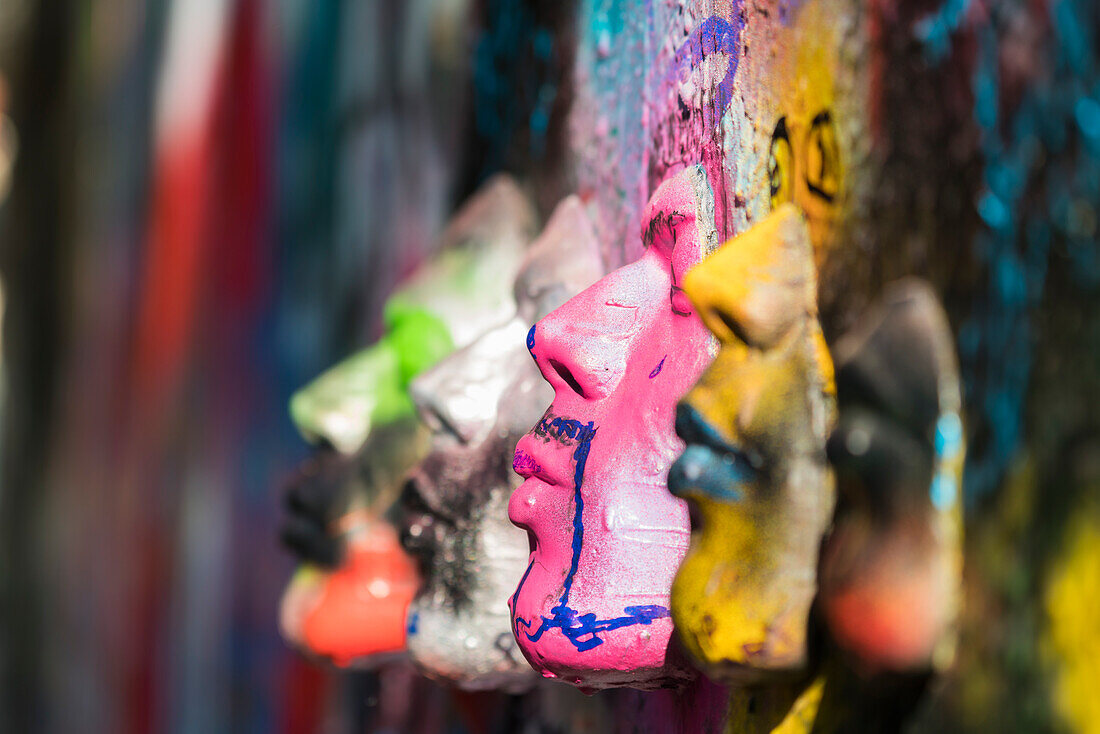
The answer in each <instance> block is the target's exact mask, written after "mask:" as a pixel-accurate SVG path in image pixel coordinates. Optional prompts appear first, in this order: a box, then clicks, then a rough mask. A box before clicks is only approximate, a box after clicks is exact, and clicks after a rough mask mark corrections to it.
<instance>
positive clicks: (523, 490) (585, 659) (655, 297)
mask: <svg viewBox="0 0 1100 734" xmlns="http://www.w3.org/2000/svg"><path fill="white" fill-rule="evenodd" d="M712 211H713V203H712V199H711V196H710V189H709V186H708V184H707V183H706V180H705V175H704V172H703V169H702V168H701V167H692V168H689V169H687V170H686V171H684V172H683V173H681V174H680V175H678V176H676V177H674V178H671V179H669V180H668V181H667V182H665V184H663V185H662V186H661V187H660V188H659V189H658V190H657V192H656V193H655V194H654V196H653V199H652V201H651V202H650V205H649V206H648V207H647V212H646V213H647V221H646V226H645V227H644V228H643V229H642V232H641V236H642V240H643V241H644V242H645V245H646V248H647V249H646V251H645V254H644V255H643V256H642V257H641V258H640V259H639V260H638V261H637V262H635V263H633V264H631V265H628V266H625V267H623V268H620V269H619V270H617V271H615V272H613V273H611V274H610V275H608V276H606V277H605V278H603V279H602V280H600V281H599V282H598V283H596V284H595V285H593V286H592V287H591V288H589V289H587V290H586V291H584V292H583V293H581V294H580V295H578V296H576V297H574V298H572V299H570V300H569V301H568V302H567V303H566V304H565V305H563V306H562V307H561V308H559V309H557V310H555V311H554V312H553V313H551V314H550V315H548V316H547V317H545V318H543V319H541V320H540V321H539V322H538V323H537V324H536V327H535V329H534V331H533V332H532V338H531V339H530V340H529V344H530V351H531V354H532V356H533V358H534V360H535V363H536V364H537V365H538V367H539V370H540V371H541V372H542V374H543V376H544V378H545V379H546V380H547V382H549V383H550V385H551V387H553V389H554V401H553V403H552V404H551V406H550V407H549V409H547V411H546V413H545V415H544V416H543V418H542V419H541V420H539V421H538V423H537V424H536V425H535V427H534V428H533V429H532V430H531V432H530V433H528V435H527V436H525V437H524V438H523V439H522V440H521V441H520V442H519V444H518V446H517V448H516V456H515V466H516V469H517V471H518V472H519V473H520V474H521V476H523V477H524V479H525V481H524V483H523V484H522V485H521V486H520V487H519V489H517V490H516V491H515V493H513V495H512V498H511V501H510V503H509V507H508V510H509V516H510V517H511V519H512V521H513V522H515V523H516V524H517V525H519V526H520V527H521V528H524V529H526V530H527V531H528V532H529V533H530V536H531V540H532V552H531V557H530V565H529V566H528V569H527V571H526V573H525V574H524V576H523V578H522V580H521V581H520V583H519V586H518V587H517V589H516V591H515V594H514V595H513V597H512V599H511V602H510V603H511V610H512V619H513V626H514V631H515V635H516V639H517V640H518V642H519V645H520V649H521V650H522V651H523V653H524V655H525V656H526V657H527V659H528V660H529V661H530V662H531V664H532V665H533V666H534V667H535V669H536V670H537V671H538V672H540V673H542V674H543V675H546V676H554V677H559V678H562V679H564V680H566V681H569V682H571V683H573V684H575V685H578V686H580V687H582V688H586V689H594V688H602V687H608V686H616V685H632V686H638V687H655V686H660V685H667V684H669V683H670V682H675V681H678V680H685V679H687V678H690V677H692V675H693V673H692V672H691V671H690V669H688V668H687V667H686V666H685V665H684V664H683V663H682V662H678V661H676V660H675V659H674V656H672V655H670V654H669V638H670V635H671V632H672V621H671V619H670V618H669V611H668V605H669V600H668V595H669V587H670V585H671V582H672V576H673V574H674V573H675V570H676V567H677V566H678V565H679V562H680V560H681V559H682V558H683V554H684V552H685V550H686V548H687V542H688V535H689V524H688V518H687V511H686V507H685V506H684V503H683V502H682V501H680V500H677V499H675V498H673V497H672V496H671V495H670V494H669V493H668V490H667V487H666V485H665V479H666V473H667V470H668V467H669V465H670V464H671V463H672V459H673V458H674V456H675V454H676V452H677V451H678V449H679V441H678V439H676V436H675V434H674V432H673V415H674V408H675V403H676V400H677V398H678V397H679V396H680V395H681V394H682V393H683V392H684V391H685V390H686V389H687V387H688V386H689V385H690V384H691V383H692V382H693V381H694V380H695V379H696V378H697V377H698V375H699V374H700V373H701V371H702V370H703V368H704V367H705V365H706V363H707V362H708V361H709V359H710V356H711V346H712V339H711V337H710V336H709V335H708V334H707V332H706V329H705V327H704V326H703V324H702V322H701V321H700V320H699V319H698V317H697V316H696V315H695V313H694V312H693V310H692V308H691V304H690V303H689V302H688V301H687V298H686V297H685V296H684V294H683V292H682V289H681V282H682V279H683V276H684V273H686V272H687V270H688V269H689V268H690V267H692V266H693V265H695V264H696V263H697V262H699V260H700V259H702V257H703V256H704V255H706V254H707V253H708V252H711V251H713V250H714V248H715V247H716V246H717V233H716V232H715V231H714V229H713V220H712ZM659 366H660V369H658V367H659ZM650 375H653V377H650Z"/></svg>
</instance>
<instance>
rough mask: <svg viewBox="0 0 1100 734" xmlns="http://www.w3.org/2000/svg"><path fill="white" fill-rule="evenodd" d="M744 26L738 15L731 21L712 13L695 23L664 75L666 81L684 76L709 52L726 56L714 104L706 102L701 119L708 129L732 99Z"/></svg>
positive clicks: (673, 81) (695, 67)
mask: <svg viewBox="0 0 1100 734" xmlns="http://www.w3.org/2000/svg"><path fill="white" fill-rule="evenodd" d="M743 26H744V21H743V20H742V19H741V16H740V15H738V16H737V17H736V18H735V19H734V20H733V21H728V20H726V19H725V18H721V17H719V16H717V15H712V16H711V17H709V18H707V19H706V20H704V21H703V22H702V23H700V24H699V25H698V26H696V28H695V30H693V31H692V32H691V35H690V36H688V37H687V40H686V41H684V44H683V45H682V46H680V48H679V49H678V50H677V51H676V55H675V56H674V57H673V59H672V69H671V70H670V72H669V75H668V77H667V82H668V83H672V84H675V83H676V82H679V81H681V80H683V79H684V77H685V75H686V74H690V73H691V71H692V70H693V69H697V68H698V67H699V65H700V64H702V63H703V60H704V59H706V58H707V57H708V56H713V55H715V54H725V55H726V58H727V59H728V60H729V61H728V66H727V67H726V75H725V76H724V77H722V81H720V82H718V84H717V86H715V88H714V93H713V94H714V96H713V97H712V99H713V105H706V107H705V109H704V110H703V123H704V125H705V126H706V128H707V129H710V128H712V127H714V126H715V125H717V124H718V121H719V120H720V119H722V114H723V113H724V112H725V111H726V108H727V107H729V104H730V102H731V101H732V100H733V81H734V77H735V76H736V75H737V63H738V61H739V60H740V57H741V49H740V42H741V29H742V27H743Z"/></svg>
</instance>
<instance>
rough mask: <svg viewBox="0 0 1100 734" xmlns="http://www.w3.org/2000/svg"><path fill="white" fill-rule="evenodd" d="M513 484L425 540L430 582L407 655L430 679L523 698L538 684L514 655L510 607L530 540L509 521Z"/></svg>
mask: <svg viewBox="0 0 1100 734" xmlns="http://www.w3.org/2000/svg"><path fill="white" fill-rule="evenodd" d="M479 476H480V477H482V478H484V477H485V475H484V474H480V475H479ZM508 480H509V477H508V476H501V477H499V478H497V480H496V481H497V482H498V486H496V487H494V488H493V489H492V490H490V491H489V492H488V500H486V501H485V502H483V503H481V504H480V506H475V507H473V508H472V509H471V511H470V512H469V514H468V516H465V517H462V518H459V519H458V520H457V521H456V522H454V523H453V524H452V523H446V522H444V521H443V520H442V519H441V518H439V517H438V516H436V517H435V518H434V519H433V520H432V521H431V522H430V523H429V525H432V526H433V532H432V533H431V535H430V537H429V536H426V534H422V535H421V536H420V540H421V541H422V542H423V541H425V540H426V541H427V543H428V544H429V545H430V546H431V547H430V548H426V549H424V550H425V552H424V553H423V555H422V558H423V559H424V560H425V561H426V563H427V565H426V566H425V567H424V568H423V570H424V574H425V579H426V581H425V583H424V586H423V587H422V588H421V591H420V593H419V594H418V595H417V597H416V599H415V600H414V601H413V603H412V604H411V605H410V608H409V616H408V624H407V629H408V642H407V644H408V649H409V654H410V655H411V657H412V659H413V661H414V662H415V663H416V664H417V666H418V667H419V668H420V669H421V670H423V671H424V672H425V673H426V674H427V675H429V676H431V677H433V678H438V679H443V680H446V681H448V682H450V683H452V684H454V685H456V686H458V687H459V688H462V689H464V690H504V691H506V692H510V693H519V692H522V691H524V690H527V689H528V688H530V687H531V685H533V684H534V682H535V680H536V679H537V676H536V675H535V672H534V671H533V670H531V668H530V666H529V665H528V664H527V662H526V661H525V660H524V659H523V656H522V655H521V654H520V652H519V650H518V649H517V648H516V643H515V638H514V637H513V635H512V630H511V622H510V618H509V614H508V607H507V605H506V603H505V600H506V599H507V597H508V595H509V594H510V593H511V592H512V590H513V589H514V588H515V585H516V581H517V579H518V578H519V577H520V575H522V573H523V569H524V567H525V563H526V560H527V539H526V538H525V537H524V533H523V531H521V530H519V529H518V528H516V527H514V526H513V525H511V524H510V523H509V522H508V520H507V517H506V506H507V502H508V497H509V495H510V494H511V491H512V486H511V484H510V483H509V481H508ZM464 494H477V495H484V494H485V490H484V488H478V489H477V490H476V492H473V491H471V492H470V493H464ZM429 517H432V513H430V512H429V513H426V514H423V515H421V516H420V522H421V523H423V522H424V519H425V518H429ZM436 531H438V532H436ZM405 532H406V540H409V538H408V530H406V531H405Z"/></svg>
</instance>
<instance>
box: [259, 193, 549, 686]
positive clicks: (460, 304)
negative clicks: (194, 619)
mask: <svg viewBox="0 0 1100 734" xmlns="http://www.w3.org/2000/svg"><path fill="white" fill-rule="evenodd" d="M534 223H535V215H534V210H533V207H532V206H531V204H530V203H529V202H528V200H527V199H526V197H524V195H523V194H522V193H521V192H520V190H519V188H518V187H517V186H516V185H515V184H514V183H512V182H511V181H510V180H508V179H505V178H497V179H494V180H492V181H490V182H489V183H488V184H486V186H485V187H484V188H483V189H482V190H481V191H480V192H479V193H478V194H477V195H475V197H474V198H473V199H471V201H470V202H469V203H467V204H466V205H465V206H464V207H463V209H462V210H461V211H460V212H459V213H458V214H457V215H456V216H455V218H454V219H453V220H452V222H451V225H450V226H449V227H448V230H447V232H446V233H445V235H444V244H443V249H442V250H441V251H440V253H439V254H438V255H437V256H436V257H435V258H434V259H433V260H432V261H431V262H429V263H427V264H426V265H425V266H424V267H422V268H421V269H420V270H419V271H417V273H416V274H414V276H413V277H412V278H411V279H410V280H409V281H408V282H407V283H406V284H405V285H404V286H403V287H402V288H401V290H399V291H398V292H397V293H396V294H395V295H394V296H393V297H392V298H391V299H390V301H389V302H388V303H387V307H386V323H387V327H388V332H387V334H386V336H385V337H383V339H381V340H380V341H379V342H377V343H376V344H375V345H373V346H371V347H369V348H368V349H366V350H364V351H363V352H360V353H359V354H357V355H355V356H353V357H351V358H349V359H348V360H346V361H345V362H343V363H341V364H340V365H338V366H337V367H335V368H334V369H332V370H330V371H329V372H326V373H325V374H324V375H322V376H321V377H320V378H318V380H317V381H315V382H314V383H312V384H311V385H310V386H309V387H307V388H305V389H304V390H302V391H301V392H299V393H298V394H296V395H295V396H294V398H293V400H292V402H291V413H292V415H293V417H294V419H295V422H296V423H297V425H298V426H299V428H300V430H301V431H302V433H303V435H305V436H306V437H307V438H309V439H311V440H314V441H320V442H323V443H327V444H328V445H329V446H332V447H335V449H336V450H328V451H323V452H322V454H321V455H320V456H319V457H316V458H315V461H314V464H315V465H314V466H313V467H307V471H306V472H305V473H304V475H303V477H302V478H301V479H300V481H299V482H298V483H297V484H296V485H295V488H294V489H292V491H291V492H290V493H289V496H288V504H289V508H290V511H291V515H290V518H289V520H288V522H287V524H286V526H285V527H284V540H286V541H287V544H288V545H290V546H291V548H292V549H294V550H295V551H296V552H297V553H298V554H299V556H300V557H301V558H302V559H303V560H305V561H307V563H306V564H305V565H304V566H303V567H302V568H300V569H299V571H298V572H297V573H296V574H295V576H294V578H293V579H292V581H291V584H290V585H289V587H288V588H287V591H286V593H285V594H284V597H283V602H282V609H281V615H280V616H281V627H282V629H283V634H284V637H286V638H287V639H288V640H289V641H290V642H291V643H292V644H295V645H296V646H298V647H300V648H301V649H303V650H305V651H307V652H309V653H311V654H312V655H315V656H318V657H322V658H327V659H330V660H332V661H334V662H335V663H337V664H339V665H348V664H351V663H353V662H354V663H359V664H364V663H369V662H377V661H378V660H379V657H378V656H379V655H382V654H389V653H393V652H396V651H399V650H402V649H403V648H404V643H405V629H406V627H405V618H406V610H407V607H408V603H409V601H410V600H411V599H412V596H413V594H414V593H415V591H416V589H417V588H418V586H419V580H418V578H417V573H416V568H415V563H414V562H413V561H412V559H410V558H409V557H408V556H407V555H406V554H405V553H404V551H403V550H402V549H401V548H400V545H399V543H398V536H397V531H396V530H395V529H394V527H393V526H392V525H390V524H389V522H388V521H387V520H386V519H385V517H384V513H385V511H386V510H387V509H388V508H389V507H390V506H391V505H392V504H393V502H394V500H395V499H396V497H397V494H398V491H399V487H400V479H401V477H402V476H403V474H404V473H405V471H407V470H408V468H409V467H411V466H412V465H413V464H414V463H415V462H416V461H417V460H418V459H419V458H421V457H422V456H423V455H424V452H425V450H426V448H427V444H426V432H425V431H424V430H423V429H422V428H421V427H420V426H419V425H418V423H417V421H416V420H415V415H414V409H413V405H412V402H411V400H410V399H409V397H408V394H407V386H408V383H409V381H410V380H411V379H412V377H413V376H414V375H415V374H417V373H418V372H420V371H421V370H422V369H423V368H424V367H426V366H427V365H429V364H432V363H434V362H436V361H438V359H439V358H440V357H441V356H442V355H443V354H445V353H446V352H447V351H449V350H450V348H451V345H452V344H454V345H457V346H463V345H466V344H468V343H470V342H471V341H472V340H473V339H474V337H476V336H477V335H479V334H480V333H481V332H482V331H484V330H485V329H488V328H489V327H491V326H492V325H493V324H495V323H499V322H500V321H501V320H502V319H504V318H506V317H507V315H509V314H510V313H511V312H512V311H513V309H514V306H513V305H512V296H511V292H510V291H511V278H512V274H514V273H515V272H516V269H517V268H518V266H519V263H520V262H521V260H522V257H523V253H524V251H525V249H526V245H527V243H528V242H529V241H530V238H531V236H532V234H533V229H534ZM502 277H503V278H504V280H503V281H502ZM341 454H352V455H353V457H354V458H352V459H351V460H349V459H346V458H342V457H341ZM317 463H320V466H316V464H317ZM333 566H335V570H332V571H329V570H327V569H326V567H333Z"/></svg>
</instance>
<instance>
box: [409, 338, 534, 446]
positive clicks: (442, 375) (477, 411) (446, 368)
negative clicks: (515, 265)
mask: <svg viewBox="0 0 1100 734" xmlns="http://www.w3.org/2000/svg"><path fill="white" fill-rule="evenodd" d="M525 331H526V328H525V325H524V324H523V323H522V321H520V320H519V319H518V318H514V319H512V320H510V321H508V322H506V323H504V324H501V325H499V326H497V327H496V328H493V329H490V330H489V331H487V332H485V333H484V334H482V335H481V336H480V337H479V338H478V339H477V340H475V341H474V342H473V343H472V344H470V345H469V346H467V347H465V348H464V349H460V350H459V351H457V352H455V353H453V354H451V355H450V356H449V357H447V358H446V359H444V360H443V361H442V362H440V363H439V364H437V365H436V366H435V367H433V368H432V369H430V370H428V371H427V372H425V373H423V374H421V375H420V376H418V377H417V378H416V379H415V380H413V382H412V384H411V385H410V387H409V394H410V395H411V396H412V400H413V403H414V404H415V405H416V409H417V412H418V413H419V415H420V418H421V420H422V421H423V422H424V424H425V425H427V426H428V428H429V429H430V430H431V431H432V434H433V436H434V437H435V438H436V439H437V440H438V439H439V438H440V437H444V436H449V437H451V438H453V439H455V440H457V441H458V442H460V443H464V444H469V443H475V442H477V441H479V440H481V439H483V438H485V437H486V436H487V435H488V433H489V432H490V431H491V430H492V428H493V426H494V425H495V423H496V420H497V414H498V410H497V407H498V405H499V403H500V400H501V397H502V396H503V395H504V393H505V392H506V391H507V389H508V387H509V385H511V383H512V381H513V379H514V376H515V374H516V373H517V371H518V370H521V369H522V368H523V366H524V363H525V361H526V355H525V354H524V353H523V352H524V350H523V344H524V333H525Z"/></svg>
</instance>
